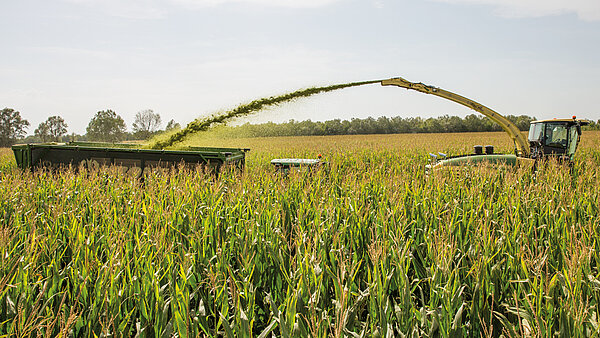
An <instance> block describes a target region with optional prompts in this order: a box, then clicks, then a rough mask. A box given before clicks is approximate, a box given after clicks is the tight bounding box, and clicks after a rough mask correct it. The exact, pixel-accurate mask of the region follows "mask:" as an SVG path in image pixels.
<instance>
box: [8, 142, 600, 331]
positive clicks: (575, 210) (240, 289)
mask: <svg viewBox="0 0 600 338" xmlns="http://www.w3.org/2000/svg"><path fill="white" fill-rule="evenodd" d="M475 144H481V145H486V144H493V145H495V147H496V150H497V151H502V152H512V151H513V146H512V144H511V141H510V139H509V138H508V136H506V134H505V133H464V134H402V135H358V136H331V137H328V136H326V137H282V138H252V139H231V140H221V139H216V138H213V137H211V136H210V133H209V134H203V135H200V136H193V137H191V138H190V139H188V140H187V141H186V142H185V143H184V144H183V145H196V146H223V147H241V148H251V151H250V152H249V153H248V154H247V161H246V163H247V165H246V168H245V170H244V171H243V172H239V171H233V170H225V171H223V172H221V173H220V175H219V176H218V177H215V176H214V175H211V174H210V173H205V172H204V171H203V170H202V168H198V169H197V170H194V171H189V170H184V169H181V170H179V169H174V170H171V171H168V172H162V173H161V172H151V173H149V174H148V175H147V177H146V178H145V181H144V183H143V184H141V183H140V182H139V180H138V179H137V178H135V177H132V176H129V175H125V174H122V173H120V171H119V170H118V169H117V168H106V169H104V170H100V171H87V170H85V169H83V168H82V169H81V170H78V171H76V170H73V169H69V170H64V171H55V172H50V171H36V172H30V171H22V170H20V169H18V168H16V165H15V163H14V158H13V157H12V152H11V151H10V150H8V149H0V255H1V256H2V259H0V336H29V335H41V336H56V335H59V334H62V335H63V336H84V337H87V336H101V335H103V336H108V335H116V336H136V335H140V336H154V337H162V336H167V337H168V336H173V335H176V336H260V337H266V336H271V335H275V336H284V337H285V336H302V337H305V336H315V337H322V336H356V337H358V336H369V337H370V336H374V337H387V336H403V335H410V336H414V337H421V336H435V337H439V336H443V337H447V336H451V337H454V336H500V335H504V336H527V335H530V336H551V335H553V334H555V333H560V334H562V335H564V336H598V335H599V334H600V327H599V324H598V321H599V320H600V319H599V318H598V307H599V306H600V272H599V266H600V243H599V241H598V239H599V238H600V237H599V234H600V215H599V211H600V192H599V190H600V189H599V187H600V168H599V167H600V132H584V135H583V142H582V144H581V146H580V148H579V150H578V153H577V158H576V161H575V164H574V166H573V168H569V167H567V166H564V165H559V164H557V163H547V164H544V165H540V166H538V170H537V171H536V172H533V171H531V169H527V168H506V167H502V168H490V167H475V168H468V169H467V170H465V172H464V173H463V174H461V175H460V176H457V175H456V174H451V173H434V174H430V175H427V174H426V173H425V169H424V166H425V165H426V164H427V162H428V158H429V156H428V153H430V152H431V153H437V152H443V153H447V154H448V155H458V154H461V153H465V152H471V151H472V146H473V145H475ZM317 154H322V156H323V159H324V160H326V161H327V162H328V165H327V166H326V167H325V168H324V169H322V170H317V171H314V172H310V171H302V172H291V173H290V175H288V176H282V175H279V174H275V173H274V170H273V168H271V166H270V164H269V161H270V160H271V159H273V158H285V157H311V158H315V157H316V156H317Z"/></svg>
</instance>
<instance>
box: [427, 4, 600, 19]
mask: <svg viewBox="0 0 600 338" xmlns="http://www.w3.org/2000/svg"><path fill="white" fill-rule="evenodd" d="M435 1H439V2H447V3H457V4H461V3H464V4H483V5H491V6H494V7H496V13H497V14H498V15H501V16H505V17H540V16H548V15H559V14H565V13H575V14H577V16H578V17H579V18H581V19H582V20H585V21H597V20H600V1H599V0H435Z"/></svg>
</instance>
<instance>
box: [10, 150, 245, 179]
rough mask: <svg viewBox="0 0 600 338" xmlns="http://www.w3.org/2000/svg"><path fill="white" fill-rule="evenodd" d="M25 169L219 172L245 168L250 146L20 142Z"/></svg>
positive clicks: (19, 152)
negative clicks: (148, 146)
mask: <svg viewBox="0 0 600 338" xmlns="http://www.w3.org/2000/svg"><path fill="white" fill-rule="evenodd" d="M12 149H13V152H14V153H15V159H16V162H17V165H18V166H19V167H20V168H22V169H27V168H31V169H34V168H36V167H44V168H58V167H64V166H69V165H71V166H73V167H75V168H78V167H79V166H80V165H81V166H84V167H86V168H97V167H100V166H108V165H113V166H117V167H121V168H124V169H125V170H126V171H131V172H135V173H137V174H139V175H142V174H143V173H144V171H145V170H146V169H152V168H169V167H177V166H184V167H188V168H193V167H195V166H197V165H201V166H204V167H205V168H207V169H209V170H212V171H213V172H215V173H218V171H219V170H220V169H221V167H223V166H233V167H236V168H240V169H241V168H243V166H244V164H245V159H246V152H247V151H249V150H250V149H238V148H208V147H188V148H185V149H181V150H155V149H141V148H139V145H136V144H130V143H116V144H113V143H100V142H69V143H37V144H17V145H14V146H13V147H12Z"/></svg>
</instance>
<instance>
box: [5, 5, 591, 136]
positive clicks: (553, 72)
mask: <svg viewBox="0 0 600 338" xmlns="http://www.w3.org/2000/svg"><path fill="white" fill-rule="evenodd" d="M0 43H1V45H2V46H3V48H2V49H3V51H2V53H0V61H1V62H0V79H1V81H0V106H2V107H11V108H14V109H17V110H19V111H20V112H21V115H22V116H23V117H24V118H26V119H27V120H29V122H30V123H31V126H30V128H29V130H28V132H29V133H30V134H31V133H33V131H34V129H35V128H36V127H37V125H38V124H39V123H40V122H43V121H44V120H45V119H46V118H47V117H49V116H52V115H61V116H63V117H64V119H65V120H66V122H67V124H68V125H69V132H76V133H84V132H85V127H86V126H87V124H88V122H89V120H90V119H91V118H92V117H93V115H94V114H95V113H96V112H97V111H98V110H103V109H112V110H114V111H116V112H117V113H118V114H120V115H121V116H123V118H124V119H125V121H126V122H127V125H128V127H131V124H132V122H133V118H134V116H135V113H136V112H138V111H141V110H145V109H152V110H154V111H155V112H157V113H159V114H160V115H161V116H162V119H163V122H164V123H163V125H164V124H166V122H167V121H168V120H170V119H175V120H176V121H177V122H180V123H181V124H182V125H185V124H186V123H187V122H189V121H191V120H193V119H194V118H197V117H201V116H203V115H207V114H210V113H213V112H216V111H219V110H224V109H228V108H232V107H234V106H236V105H238V104H240V103H243V102H247V101H249V100H252V99H255V98H259V97H263V96H267V95H274V94H281V93H284V92H287V91H292V90H297V89H300V88H305V87H312V86H318V85H328V84H334V83H343V82H348V81H363V80H371V79H384V78H390V77H395V76H402V77H404V78H406V79H408V80H411V81H415V82H424V83H427V84H431V85H434V86H437V87H441V88H444V89H446V90H450V91H453V92H456V93H458V94H461V95H464V96H466V97H469V98H471V99H474V100H476V101H478V102H480V103H482V104H484V105H487V106H488V107H490V108H492V109H494V110H496V111H498V112H500V113H502V114H514V115H518V114H528V115H532V116H536V117H538V118H550V117H570V116H571V115H573V114H576V115H578V116H579V117H586V118H590V119H594V120H597V119H600V109H599V108H598V97H599V94H598V93H599V92H600V85H599V81H598V80H599V79H600V57H599V56H600V1H598V0H570V1H562V0H545V1H540V0H410V1H404V0H361V1H358V0H303V1H302V0H132V1H126V0H122V1H119V0H19V1H16V0H15V1H13V0H4V1H2V2H1V3H0ZM470 113H472V111H470V110H468V109H467V108H464V107H461V106H459V105H456V104H455V103H452V102H449V101H445V100H443V99H440V98H436V97H432V96H428V95H424V94H420V93H416V92H408V91H406V90H403V89H400V88H388V87H381V86H378V85H371V86H368V87H358V88H350V89H346V90H342V91H339V92H333V93H327V94H324V95H321V96H318V97H313V98H307V99H301V100H298V101H296V102H293V103H289V104H286V105H282V106H280V107H277V108H273V109H269V110H268V111H266V112H262V113H259V114H257V115H255V116H252V117H249V118H246V120H244V121H249V122H252V123H258V122H264V121H275V122H280V121H286V120H289V119H296V120H304V119H312V120H328V119H334V118H341V119H350V118H353V117H358V118H364V117H367V116H374V117H377V116H381V115H386V116H403V117H409V116H424V117H429V116H439V115H443V114H451V115H460V116H464V115H466V114H470Z"/></svg>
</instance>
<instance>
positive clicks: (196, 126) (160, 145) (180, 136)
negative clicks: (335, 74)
mask: <svg viewBox="0 0 600 338" xmlns="http://www.w3.org/2000/svg"><path fill="white" fill-rule="evenodd" d="M378 82H381V80H373V81H363V82H352V83H344V84H337V85H332V86H326V87H313V88H307V89H301V90H297V91H295V92H291V93H287V94H283V95H279V96H271V97H266V98H262V99H258V100H254V101H252V102H250V103H246V104H242V105H240V106H238V107H236V108H234V109H232V110H229V111H226V112H224V113H222V114H217V115H213V116H210V117H207V118H204V119H198V120H194V121H192V122H190V123H189V124H188V125H187V126H186V127H185V128H184V129H182V130H180V131H178V132H177V133H175V134H173V135H171V137H169V138H168V139H166V140H164V141H160V140H159V141H156V142H155V143H154V144H152V145H150V147H151V148H152V149H164V148H168V147H171V146H173V145H174V144H175V143H179V142H181V141H183V140H184V139H185V138H186V137H187V136H188V135H191V134H194V133H197V132H201V131H205V130H207V129H208V128H210V127H211V126H213V125H215V124H219V123H226V122H227V121H229V120H231V119H233V118H236V117H242V116H246V115H249V114H252V113H255V112H257V111H260V110H261V109H263V108H266V107H268V106H273V105H277V104H280V103H284V102H288V101H291V100H294V99H297V98H300V97H308V96H312V95H315V94H319V93H325V92H330V91H334V90H338V89H343V88H349V87H356V86H363V85H367V84H373V83H378Z"/></svg>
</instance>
